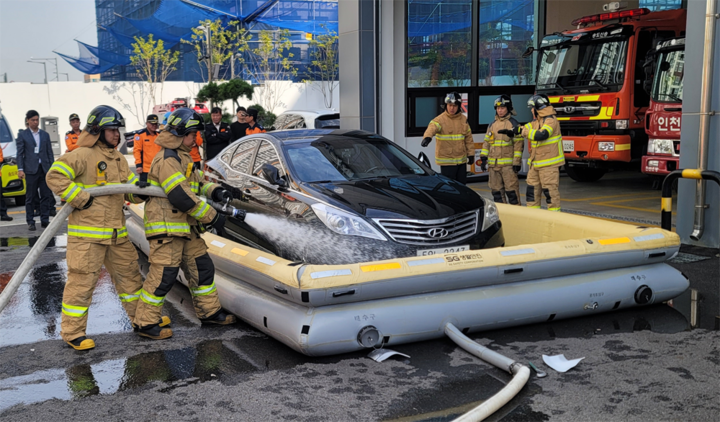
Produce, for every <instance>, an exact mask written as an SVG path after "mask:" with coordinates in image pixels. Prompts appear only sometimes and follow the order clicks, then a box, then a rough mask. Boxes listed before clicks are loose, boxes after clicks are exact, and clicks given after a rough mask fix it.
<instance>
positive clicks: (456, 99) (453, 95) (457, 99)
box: [443, 91, 462, 107]
mask: <svg viewBox="0 0 720 422" xmlns="http://www.w3.org/2000/svg"><path fill="white" fill-rule="evenodd" d="M443 102H444V103H445V104H455V105H456V106H458V107H459V106H460V104H462V96H461V95H460V94H459V93H458V92H457V91H453V92H450V93H448V94H447V95H446V96H445V100H444V101H443Z"/></svg>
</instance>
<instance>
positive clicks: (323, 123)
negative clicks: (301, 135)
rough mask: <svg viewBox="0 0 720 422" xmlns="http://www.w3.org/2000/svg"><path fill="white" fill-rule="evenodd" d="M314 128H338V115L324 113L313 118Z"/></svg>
mask: <svg viewBox="0 0 720 422" xmlns="http://www.w3.org/2000/svg"><path fill="white" fill-rule="evenodd" d="M315 129H340V115H339V114H326V115H325V116H320V117H318V118H317V119H315Z"/></svg>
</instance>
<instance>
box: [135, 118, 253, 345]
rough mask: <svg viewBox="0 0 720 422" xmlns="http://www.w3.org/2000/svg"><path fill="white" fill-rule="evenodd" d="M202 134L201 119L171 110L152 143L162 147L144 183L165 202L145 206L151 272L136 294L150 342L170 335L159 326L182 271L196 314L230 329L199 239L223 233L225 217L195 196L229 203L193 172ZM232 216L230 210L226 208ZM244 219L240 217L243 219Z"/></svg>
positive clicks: (156, 200) (143, 332) (151, 201)
mask: <svg viewBox="0 0 720 422" xmlns="http://www.w3.org/2000/svg"><path fill="white" fill-rule="evenodd" d="M203 129H204V125H203V119H202V117H200V115H198V114H197V113H196V112H194V111H193V110H190V109H188V108H181V109H178V110H176V111H174V112H173V113H172V114H171V115H170V116H169V117H168V121H167V125H166V126H165V128H164V129H163V130H162V132H160V135H159V136H158V138H157V139H156V140H155V142H156V143H157V144H158V145H160V146H161V147H162V149H160V152H158V154H157V155H156V156H155V159H154V160H153V163H152V166H151V167H150V173H149V175H148V181H149V183H150V184H152V185H155V186H160V187H162V188H163V190H164V191H165V194H166V195H167V198H156V197H152V198H149V199H148V201H147V203H146V204H145V236H146V237H147V239H148V242H149V243H150V256H149V260H150V271H149V272H148V275H147V278H146V279H145V283H144V284H143V287H142V290H141V292H140V299H141V301H140V303H139V304H138V309H137V313H136V315H135V324H137V325H138V326H139V327H140V329H139V331H138V334H140V335H141V336H145V337H149V338H152V339H164V338H168V337H170V336H172V330H170V329H168V328H165V329H162V328H161V327H159V326H158V324H157V321H158V318H159V316H160V312H161V311H162V306H163V302H164V301H165V296H166V295H167V293H168V292H169V291H170V289H171V288H172V286H173V285H174V284H175V279H177V276H178V273H179V271H180V268H182V269H183V273H184V274H185V278H186V279H187V280H188V287H189V289H190V293H191V295H192V299H193V304H194V305H195V313H196V314H197V316H198V318H200V320H201V321H202V322H203V323H212V324H221V325H224V324H232V323H234V322H235V321H236V318H235V316H234V315H230V314H228V313H226V312H225V311H224V310H223V309H222V308H221V307H220V301H219V299H218V293H217V290H216V288H215V281H214V276H215V267H214V266H213V262H212V260H211V259H210V256H209V255H208V253H207V245H206V244H205V241H204V240H203V239H202V238H201V237H200V234H201V233H202V232H203V231H204V230H205V225H208V226H212V227H214V228H215V229H216V230H218V231H219V230H222V227H223V225H224V224H225V217H224V216H223V215H222V214H219V213H217V211H215V209H214V208H212V207H211V206H210V205H208V204H207V203H206V202H205V201H203V200H201V199H200V198H198V196H197V195H205V196H208V197H210V198H212V199H213V200H214V201H216V202H224V203H225V204H227V203H228V202H229V201H230V200H231V199H232V195H231V194H230V193H229V192H228V191H226V190H225V189H223V188H221V187H219V186H218V185H216V184H214V183H207V182H205V181H204V180H203V177H202V172H201V171H199V170H197V169H195V168H194V167H193V161H192V158H191V157H190V150H191V149H192V147H193V146H194V145H195V139H196V136H197V135H196V133H197V132H198V131H202V130H203ZM228 208H229V209H230V210H229V211H228V213H229V214H231V215H236V213H235V211H240V210H235V209H234V208H233V207H228ZM242 216H243V217H244V213H243V214H242Z"/></svg>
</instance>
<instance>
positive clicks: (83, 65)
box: [54, 51, 115, 75]
mask: <svg viewBox="0 0 720 422" xmlns="http://www.w3.org/2000/svg"><path fill="white" fill-rule="evenodd" d="M54 53H55V54H57V55H58V56H60V57H62V58H63V59H64V60H65V61H66V62H68V63H69V64H70V66H72V67H74V68H75V69H77V70H79V71H81V72H82V73H86V74H88V75H94V74H97V73H103V72H105V71H107V70H109V69H110V68H112V67H113V66H115V63H108V62H105V61H102V60H99V59H97V58H96V59H97V61H94V60H92V59H81V58H79V57H71V56H66V55H65V54H62V53H58V52H57V51H55V52H54Z"/></svg>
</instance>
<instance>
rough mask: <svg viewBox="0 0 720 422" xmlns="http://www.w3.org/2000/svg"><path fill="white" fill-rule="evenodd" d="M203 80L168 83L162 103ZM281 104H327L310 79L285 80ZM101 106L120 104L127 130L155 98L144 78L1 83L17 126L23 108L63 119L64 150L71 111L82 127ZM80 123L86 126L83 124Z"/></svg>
mask: <svg viewBox="0 0 720 422" xmlns="http://www.w3.org/2000/svg"><path fill="white" fill-rule="evenodd" d="M202 85H203V84H198V83H194V82H166V83H165V84H164V85H163V87H162V97H161V96H160V86H159V85H158V92H157V93H156V100H157V103H158V104H162V103H167V102H169V101H171V100H172V99H173V98H176V97H191V98H194V97H195V95H196V94H197V92H198V91H199V90H200V88H201V87H202ZM281 90H282V99H281V101H282V103H283V104H282V105H281V106H279V107H278V108H277V109H276V110H274V112H275V114H280V113H282V112H283V111H285V110H291V109H295V110H297V109H300V110H320V109H325V105H324V102H323V97H322V94H321V93H320V91H318V90H317V89H314V88H313V87H312V86H311V85H310V84H302V83H290V82H284V83H282V87H281ZM338 94H339V90H338V89H336V90H335V92H334V100H333V107H334V108H335V109H338V108H339V104H340V101H339V95H338ZM256 102H257V99H255V101H252V102H251V101H248V100H245V99H241V101H240V105H243V106H246V107H247V106H249V105H251V104H254V103H256ZM98 105H109V106H111V107H114V108H116V109H118V110H119V111H120V112H121V113H122V115H123V117H125V121H126V124H127V128H126V129H127V130H135V129H139V128H141V127H143V126H144V125H145V124H144V121H145V117H146V116H147V115H148V114H151V113H152V105H151V100H150V98H149V94H148V93H147V84H144V83H142V82H96V83H83V82H50V83H48V84H31V83H7V84H0V107H2V113H3V114H4V115H5V118H6V119H7V121H8V123H9V124H10V126H11V128H12V130H13V136H14V135H15V134H16V133H17V131H18V129H21V128H24V127H25V113H26V112H27V111H28V110H31V109H32V110H37V112H38V113H40V117H45V116H55V117H58V121H59V127H58V129H59V132H60V135H61V144H62V147H63V151H64V149H65V143H64V142H62V141H63V139H64V137H63V136H62V135H64V134H65V132H67V131H69V130H70V123H69V122H68V117H69V116H70V114H72V113H77V114H79V115H80V119H81V123H82V125H83V126H84V125H85V120H86V118H87V116H88V114H89V113H90V111H91V110H92V109H93V108H94V107H95V106H98ZM223 107H224V108H225V110H226V111H228V112H230V113H231V114H232V113H234V107H233V105H232V101H227V102H226V103H225V104H223ZM81 127H82V126H81Z"/></svg>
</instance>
